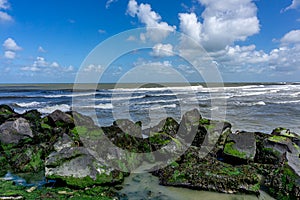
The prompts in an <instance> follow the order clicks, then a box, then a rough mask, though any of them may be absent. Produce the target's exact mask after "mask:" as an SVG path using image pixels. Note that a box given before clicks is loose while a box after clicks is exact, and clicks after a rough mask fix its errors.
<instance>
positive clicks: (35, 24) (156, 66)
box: [0, 0, 300, 83]
mask: <svg viewBox="0 0 300 200" xmlns="http://www.w3.org/2000/svg"><path fill="white" fill-rule="evenodd" d="M136 28H144V29H143V32H140V31H137V32H138V33H137V35H129V36H128V37H127V39H124V41H122V40H121V39H119V41H118V42H116V41H115V42H111V43H109V45H107V46H106V48H105V51H104V53H103V52H102V54H100V55H97V56H98V57H99V60H98V61H97V63H94V64H92V63H89V64H88V65H86V66H85V63H86V62H85V61H86V60H87V58H89V55H90V53H91V52H93V51H94V50H95V48H96V49H97V46H98V47H99V44H100V46H101V44H103V43H105V41H111V40H110V38H113V37H118V35H122V34H123V33H124V31H128V30H131V29H136ZM151 28H158V29H157V30H156V31H154V30H151ZM175 33H177V35H179V42H176V41H175V40H173V41H170V40H168V39H167V38H168V37H170V36H172V35H174V34H175ZM180 34H184V35H187V36H188V37H189V38H191V40H192V41H193V42H194V43H197V45H200V46H201V47H202V48H203V49H204V50H205V51H206V52H207V56H209V58H210V59H211V61H212V63H213V64H214V65H215V66H216V67H217V70H218V72H219V73H220V75H221V78H222V80H223V81H225V82H294V81H300V78H299V77H300V0H272V1H270V0H254V1H252V0H177V1H174V0H163V1H156V0H87V1H82V0H72V1H71V0H43V1H40V0H26V1H20V0H0V45H1V47H0V71H1V73H0V83H73V82H74V81H75V80H76V77H77V76H78V73H79V72H88V73H87V74H86V75H89V74H90V75H91V76H92V75H93V74H94V75H97V76H99V75H100V74H101V75H102V77H101V78H100V82H118V81H119V80H120V79H122V78H123V77H124V76H125V75H126V74H128V72H129V71H131V70H134V69H136V70H135V73H132V74H131V75H130V76H128V77H130V78H127V79H126V80H128V79H130V80H131V81H133V82H139V81H141V80H145V82H147V81H151V78H150V79H149V80H148V79H147V77H146V76H147V74H148V77H155V81H162V82H164V81H176V80H178V79H177V78H176V77H172V73H173V72H170V71H172V70H175V71H177V72H178V73H180V74H181V75H182V76H184V77H185V78H186V79H187V80H189V81H191V82H195V81H196V82H197V81H203V80H201V78H199V76H196V75H195V65H197V63H196V61H195V63H193V62H192V63H191V62H187V61H186V56H189V55H190V54H191V53H190V52H191V51H193V53H192V54H193V55H195V56H196V55H197V54H196V53H195V52H194V46H193V45H194V44H190V43H189V42H187V41H184V40H183V39H182V37H181V36H180ZM123 35H124V34H123ZM149 41H150V42H151V43H148V42H149ZM129 42H132V43H139V44H146V43H147V44H151V45H152V47H149V48H148V49H132V50H131V51H129V52H128V53H127V54H124V55H118V56H119V57H118V58H116V59H115V60H112V61H111V64H110V65H109V66H105V65H104V63H101V59H105V58H106V57H109V54H110V53H114V52H118V48H121V46H122V45H123V43H124V44H128V46H130V44H129ZM183 43H184V45H183ZM138 46H139V45H138ZM140 46H143V45H140ZM183 46H185V47H184V49H183ZM197 56H198V55H197ZM198 64H199V63H198ZM141 66H143V67H142V68H140V67H141ZM202 67H204V68H205V67H208V66H202ZM102 73H103V74H102ZM200 73H201V70H200ZM149 74H150V75H149ZM202 75H203V74H202ZM204 79H205V78H204ZM87 80H88V79H87ZM153 80H154V79H153Z"/></svg>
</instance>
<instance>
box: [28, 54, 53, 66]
mask: <svg viewBox="0 0 300 200" xmlns="http://www.w3.org/2000/svg"><path fill="white" fill-rule="evenodd" d="M32 66H34V67H47V66H49V63H48V62H47V61H46V59H45V58H44V57H40V56H38V57H37V58H36V60H35V61H34V62H33V65H32Z"/></svg>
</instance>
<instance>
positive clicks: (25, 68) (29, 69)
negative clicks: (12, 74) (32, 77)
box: [21, 66, 41, 72]
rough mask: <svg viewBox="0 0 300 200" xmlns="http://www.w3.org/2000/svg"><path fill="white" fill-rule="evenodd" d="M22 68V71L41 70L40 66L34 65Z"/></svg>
mask: <svg viewBox="0 0 300 200" xmlns="http://www.w3.org/2000/svg"><path fill="white" fill-rule="evenodd" d="M21 70H22V71H31V72H38V71H41V69H40V68H38V67H34V66H30V67H22V68H21Z"/></svg>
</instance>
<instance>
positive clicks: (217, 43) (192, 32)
mask: <svg viewBox="0 0 300 200" xmlns="http://www.w3.org/2000/svg"><path fill="white" fill-rule="evenodd" d="M198 1H199V3H201V4H202V5H203V6H205V9H204V11H203V13H202V15H201V17H202V19H203V22H202V23H200V21H199V19H198V18H197V16H196V14H194V13H190V14H188V13H185V14H182V13H181V14H179V19H180V29H181V31H183V32H184V33H185V34H187V35H189V36H190V37H192V38H194V39H195V40H196V41H199V42H201V44H202V45H204V47H205V48H206V49H208V50H220V49H224V48H225V47H226V46H227V45H232V44H233V43H234V42H235V41H244V40H246V39H247V37H249V36H251V35H254V34H256V33H258V32H259V30H260V28H259V20H258V18H257V16H256V14H257V7H256V5H255V4H254V3H253V2H252V0H241V1H236V0H228V1H224V0H198Z"/></svg>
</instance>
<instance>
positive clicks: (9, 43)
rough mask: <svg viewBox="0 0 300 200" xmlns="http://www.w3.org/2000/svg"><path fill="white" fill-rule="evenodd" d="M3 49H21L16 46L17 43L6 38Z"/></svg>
mask: <svg viewBox="0 0 300 200" xmlns="http://www.w3.org/2000/svg"><path fill="white" fill-rule="evenodd" d="M3 47H4V49H5V50H9V51H20V50H22V48H21V47H20V46H18V45H17V43H16V42H15V41H14V40H13V39H12V38H7V39H6V40H5V41H4V43H3Z"/></svg>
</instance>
